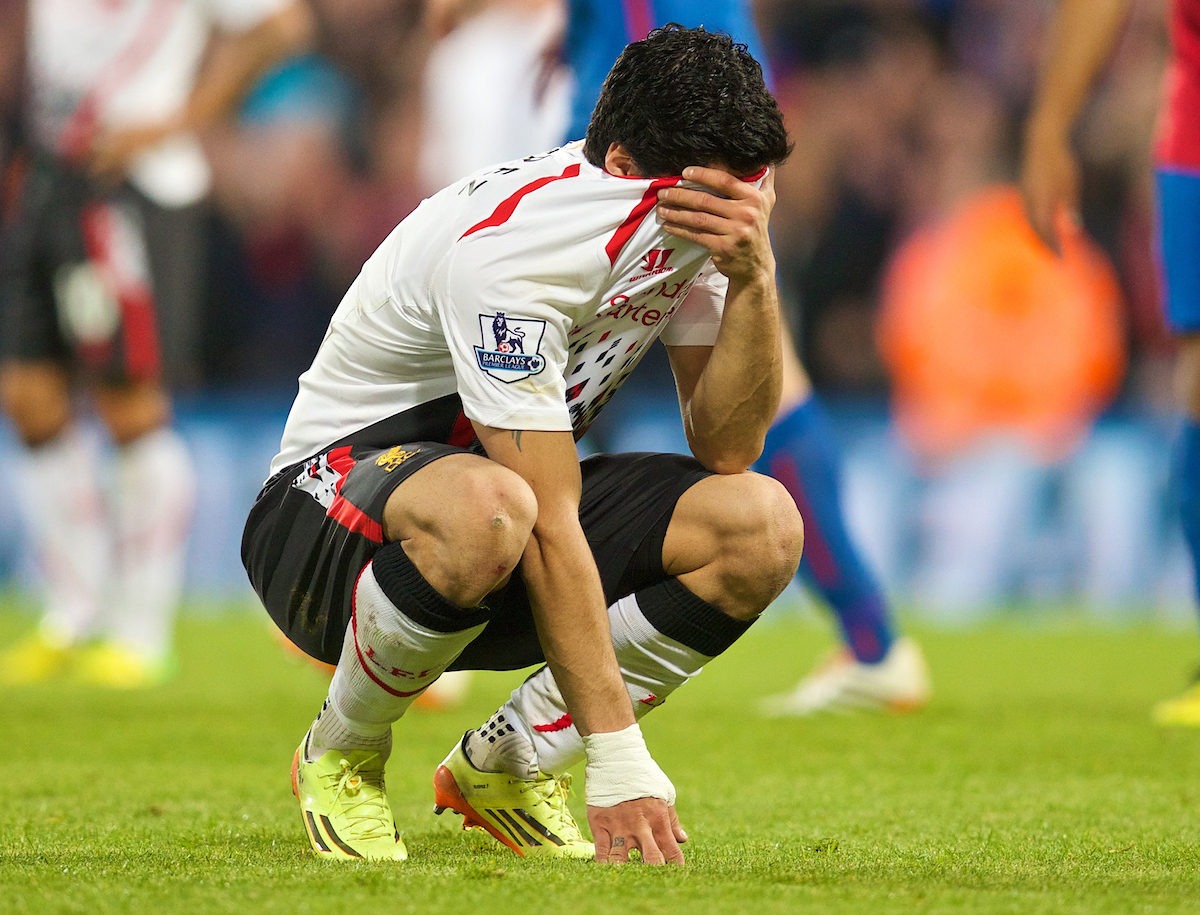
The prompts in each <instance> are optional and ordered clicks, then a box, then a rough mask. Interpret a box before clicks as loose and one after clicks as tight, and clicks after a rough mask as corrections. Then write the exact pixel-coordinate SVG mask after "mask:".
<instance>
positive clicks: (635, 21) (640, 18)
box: [621, 0, 654, 42]
mask: <svg viewBox="0 0 1200 915" xmlns="http://www.w3.org/2000/svg"><path fill="white" fill-rule="evenodd" d="M621 6H622V7H624V9H625V34H626V35H627V36H628V37H629V40H630V41H631V42H634V41H641V40H642V39H643V38H645V37H646V36H647V35H649V34H650V30H651V29H652V28H654V10H653V8H652V5H651V3H650V0H621Z"/></svg>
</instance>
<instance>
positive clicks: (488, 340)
mask: <svg viewBox="0 0 1200 915" xmlns="http://www.w3.org/2000/svg"><path fill="white" fill-rule="evenodd" d="M479 331H480V334H481V336H482V337H483V346H477V347H475V359H476V361H478V363H479V367H480V368H481V369H483V371H484V372H486V373H487V374H489V375H491V376H492V377H493V378H495V379H497V380H499V381H503V382H512V381H520V380H521V379H522V378H525V377H527V376H529V375H536V374H537V373H538V372H540V371H541V370H542V369H544V368H545V367H546V360H545V358H544V357H543V356H541V355H540V354H539V353H538V350H539V349H540V348H541V345H542V337H543V336H544V335H545V333H546V322H545V321H538V320H536V319H534V318H510V317H508V315H506V314H505V313H504V312H502V311H501V312H497V313H496V314H494V315H480V316H479Z"/></svg>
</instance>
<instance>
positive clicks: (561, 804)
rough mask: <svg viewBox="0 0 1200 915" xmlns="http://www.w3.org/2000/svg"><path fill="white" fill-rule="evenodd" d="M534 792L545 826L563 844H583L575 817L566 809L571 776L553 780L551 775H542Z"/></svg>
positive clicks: (562, 776)
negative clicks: (543, 816) (539, 801)
mask: <svg viewBox="0 0 1200 915" xmlns="http://www.w3.org/2000/svg"><path fill="white" fill-rule="evenodd" d="M534 790H535V792H536V793H537V795H538V797H539V798H540V799H541V801H542V803H541V804H540V805H539V806H540V807H541V808H542V809H543V811H544V815H545V818H546V819H547V820H548V821H549V822H548V823H547V825H548V826H549V827H550V828H551V829H552V830H553V831H554V833H555V834H556V835H557V836H558V837H559V838H560V839H562V840H563V841H565V842H571V843H575V842H583V841H584V838H583V834H582V833H581V832H580V831H579V824H578V823H576V822H575V817H573V816H571V810H570V808H568V807H567V798H568V797H569V796H570V794H571V776H570V775H560V776H559V777H558V778H555V777H554V776H552V775H543V776H541V777H539V778H538V779H537V781H536V783H535V784H534Z"/></svg>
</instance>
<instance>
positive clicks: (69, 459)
mask: <svg viewBox="0 0 1200 915" xmlns="http://www.w3.org/2000/svg"><path fill="white" fill-rule="evenodd" d="M100 463H101V462H100V455H99V448H98V447H97V444H96V442H95V441H94V440H92V439H91V438H89V437H88V436H85V435H84V434H82V433H81V432H80V431H79V430H78V429H77V428H75V427H73V426H68V427H67V428H66V429H64V430H63V431H62V432H61V433H59V434H58V435H57V436H56V437H55V438H53V439H51V440H50V441H48V442H46V443H44V444H41V445H38V446H37V447H35V448H30V449H28V450H27V452H26V456H25V459H24V460H23V461H22V462H21V464H20V465H19V466H20V470H19V472H18V485H17V486H16V487H15V489H16V496H17V502H18V505H19V507H20V511H21V516H22V518H23V520H24V522H25V526H26V529H27V530H28V531H29V533H30V539H31V540H32V541H33V545H34V551H35V554H36V558H37V563H38V566H39V568H40V571H41V576H42V586H43V589H44V590H43V601H44V604H45V615H44V616H43V618H42V624H41V632H42V637H43V638H45V639H46V640H47V641H48V642H51V643H53V644H56V645H59V646H62V647H66V646H68V645H72V644H75V643H77V642H79V641H81V640H83V639H85V638H87V637H88V636H89V635H91V633H92V631H93V629H94V628H95V625H96V620H97V617H98V615H99V613H100V606H101V602H102V601H103V599H104V592H105V590H106V588H107V585H108V581H109V570H110V569H111V568H112V537H111V533H110V530H109V519H108V506H107V505H106V504H105V501H104V497H103V495H102V492H101V488H100V480H99V476H100V475H99V472H98V468H99V466H100Z"/></svg>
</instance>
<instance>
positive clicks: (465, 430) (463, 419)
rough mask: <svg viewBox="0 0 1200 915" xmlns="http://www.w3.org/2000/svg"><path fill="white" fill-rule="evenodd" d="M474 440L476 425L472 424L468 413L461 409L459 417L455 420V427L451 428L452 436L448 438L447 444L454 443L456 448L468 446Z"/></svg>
mask: <svg viewBox="0 0 1200 915" xmlns="http://www.w3.org/2000/svg"><path fill="white" fill-rule="evenodd" d="M473 441H475V427H474V426H472V425H471V420H469V419H468V418H467V414H466V413H464V412H463V411H462V410H459V411H458V418H457V419H455V420H454V428H453V429H451V430H450V437H449V438H447V439H446V444H447V445H454V447H456V448H467V447H469V446H470V445H471V443H472V442H473Z"/></svg>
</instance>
